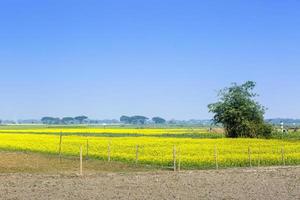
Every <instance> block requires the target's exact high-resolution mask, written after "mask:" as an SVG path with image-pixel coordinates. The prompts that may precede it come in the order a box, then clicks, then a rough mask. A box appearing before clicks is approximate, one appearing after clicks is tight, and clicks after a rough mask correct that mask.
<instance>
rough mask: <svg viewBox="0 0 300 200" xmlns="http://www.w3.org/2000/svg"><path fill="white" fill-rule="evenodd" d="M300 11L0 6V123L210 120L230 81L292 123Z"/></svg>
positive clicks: (225, 5) (234, 4)
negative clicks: (251, 86) (251, 87)
mask: <svg viewBox="0 0 300 200" xmlns="http://www.w3.org/2000/svg"><path fill="white" fill-rule="evenodd" d="M299 9H300V2H299V1H297V0H294V1H291V0H287V1H274V0H272V1H271V0H270V1H267V0H265V1H261V0H257V1H255V0H253V1H242V0H241V1H230V0H228V1H223V0H219V1H216V0H212V1H199V0H195V1H193V0H163V1H162V0H148V1H147V0H145V1H140V0H126V1H124V0H105V1H104V0H97V1H96V0H94V1H90V0H85V1H82V0H81V1H76V0H69V1H67V0H43V1H39V0H35V1H33V0H26V1H24V0H3V1H0V30H1V31H0V69H1V78H0V86H1V87H0V93H1V98H0V118H2V119H4V118H5V119H20V118H39V117H42V116H45V115H50V116H60V117H61V116H74V115H79V114H86V115H88V116H90V117H91V118H119V116H120V115H123V114H128V115H134V114H141V115H146V116H149V117H151V116H156V115H158V116H162V117H165V118H168V119H171V118H176V119H190V118H197V119H201V118H209V117H210V116H211V115H210V114H209V113H208V110H207V104H209V103H211V102H214V101H216V100H217V99H216V94H217V93H216V91H217V90H218V89H220V88H223V87H225V86H227V85H229V84H230V83H232V82H238V83H242V82H244V81H246V80H253V81H256V82H257V90H256V91H257V92H258V93H259V94H260V97H259V101H260V102H261V103H262V104H264V105H265V106H266V107H268V108H269V109H268V111H267V114H266V117H293V118H300V103H299V102H300V101H299V100H300V87H299V80H300V48H299V47H300V12H299Z"/></svg>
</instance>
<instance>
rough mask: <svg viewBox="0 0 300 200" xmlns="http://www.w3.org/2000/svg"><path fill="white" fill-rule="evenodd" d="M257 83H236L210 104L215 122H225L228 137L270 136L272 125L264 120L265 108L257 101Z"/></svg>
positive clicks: (222, 91) (221, 92)
mask: <svg viewBox="0 0 300 200" xmlns="http://www.w3.org/2000/svg"><path fill="white" fill-rule="evenodd" d="M254 88H255V83H254V82H252V81H248V82H246V83H244V84H242V85H237V84H236V83H234V84H233V85H232V86H231V87H228V88H225V89H223V90H221V91H220V93H219V101H218V102H217V103H213V104H210V105H208V108H209V111H210V112H212V113H214V117H213V120H214V122H215V123H221V124H223V126H224V128H225V131H226V135H227V137H233V138H236V137H250V138H254V137H269V136H270V135H271V133H272V127H271V126H270V125H268V124H266V123H265V122H264V117H263V116H264V113H265V108H264V107H263V106H261V105H260V104H259V103H258V102H256V101H255V99H254V98H255V97H256V96H257V94H255V93H253V89H254Z"/></svg>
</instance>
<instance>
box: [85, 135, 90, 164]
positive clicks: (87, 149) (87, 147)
mask: <svg viewBox="0 0 300 200" xmlns="http://www.w3.org/2000/svg"><path fill="white" fill-rule="evenodd" d="M88 159H89V140H88V139H87V140H86V157H85V160H88Z"/></svg>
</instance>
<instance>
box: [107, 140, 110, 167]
mask: <svg viewBox="0 0 300 200" xmlns="http://www.w3.org/2000/svg"><path fill="white" fill-rule="evenodd" d="M107 161H108V162H110V142H109V143H108V147H107Z"/></svg>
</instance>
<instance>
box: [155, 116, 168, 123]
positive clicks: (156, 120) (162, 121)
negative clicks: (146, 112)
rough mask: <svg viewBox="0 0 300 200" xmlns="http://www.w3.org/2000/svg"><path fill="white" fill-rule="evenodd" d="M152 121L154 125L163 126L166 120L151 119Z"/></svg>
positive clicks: (159, 118)
mask: <svg viewBox="0 0 300 200" xmlns="http://www.w3.org/2000/svg"><path fill="white" fill-rule="evenodd" d="M152 121H153V122H154V123H155V124H165V123H166V120H165V119H163V118H161V117H153V118H152Z"/></svg>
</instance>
